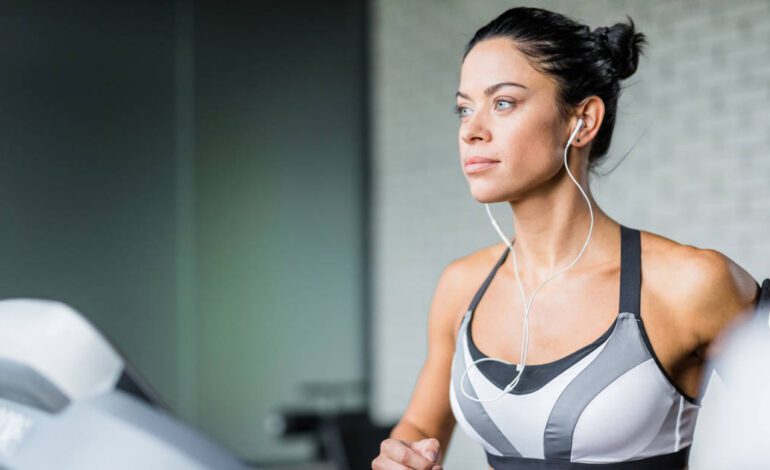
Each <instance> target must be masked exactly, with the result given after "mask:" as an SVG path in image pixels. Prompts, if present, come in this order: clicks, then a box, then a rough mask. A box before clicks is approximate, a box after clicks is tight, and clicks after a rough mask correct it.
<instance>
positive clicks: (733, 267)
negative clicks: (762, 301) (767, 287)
mask: <svg viewBox="0 0 770 470" xmlns="http://www.w3.org/2000/svg"><path fill="white" fill-rule="evenodd" d="M687 265H688V266H687V269H686V271H685V272H686V274H685V276H684V279H682V285H683V287H682V291H683V292H682V293H681V294H682V295H683V296H684V298H687V299H688V301H687V308H686V309H685V316H686V318H687V319H688V324H689V326H690V328H691V331H692V333H693V334H694V335H695V337H696V340H697V345H698V346H697V349H696V350H695V354H696V355H697V356H698V357H700V358H701V359H704V360H705V359H710V358H713V357H714V355H715V354H716V353H717V352H718V351H719V338H720V334H721V333H722V332H723V331H725V330H726V329H728V328H729V327H730V326H732V325H733V324H735V323H737V322H739V321H740V320H741V319H744V318H746V317H747V316H751V315H753V314H754V313H755V309H756V304H757V300H758V297H759V289H758V287H759V285H758V283H757V281H756V280H755V279H754V277H753V276H751V274H749V273H748V272H746V270H744V269H743V268H741V267H740V266H739V265H738V264H736V263H735V262H733V261H732V260H731V259H730V258H728V257H727V256H725V255H723V254H722V253H720V252H718V251H715V250H698V254H697V255H696V256H693V257H692V258H691V259H690V260H689V261H688V262H687Z"/></svg>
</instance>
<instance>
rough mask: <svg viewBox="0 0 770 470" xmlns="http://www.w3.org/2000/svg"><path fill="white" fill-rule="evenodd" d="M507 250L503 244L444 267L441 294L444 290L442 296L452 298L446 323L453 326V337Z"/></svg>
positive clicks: (454, 261)
mask: <svg viewBox="0 0 770 470" xmlns="http://www.w3.org/2000/svg"><path fill="white" fill-rule="evenodd" d="M504 249H505V245H504V244H503V243H502V242H501V243H497V244H494V245H488V246H484V247H481V248H479V249H477V250H474V251H472V252H470V253H467V254H465V255H462V256H459V257H457V258H455V259H453V260H452V261H450V262H449V263H448V264H447V265H446V266H445V267H444V270H443V272H442V273H441V278H440V280H439V287H438V288H437V292H439V291H441V292H442V295H444V296H447V297H450V298H451V299H452V300H451V303H452V305H453V307H452V308H451V309H450V311H451V314H450V315H449V316H448V317H447V318H445V320H446V322H447V323H448V324H451V325H452V332H453V334H454V333H456V332H457V329H458V327H459V326H460V323H461V322H462V317H463V315H464V314H465V312H466V310H467V308H468V307H469V306H470V302H471V300H472V299H473V296H474V294H475V293H476V291H477V290H478V289H479V287H480V286H481V284H482V283H483V282H484V279H485V278H486V276H487V275H488V274H489V273H490V271H491V269H492V268H493V267H494V265H495V263H496V262H497V260H498V259H499V258H500V256H502V253H503V250H504Z"/></svg>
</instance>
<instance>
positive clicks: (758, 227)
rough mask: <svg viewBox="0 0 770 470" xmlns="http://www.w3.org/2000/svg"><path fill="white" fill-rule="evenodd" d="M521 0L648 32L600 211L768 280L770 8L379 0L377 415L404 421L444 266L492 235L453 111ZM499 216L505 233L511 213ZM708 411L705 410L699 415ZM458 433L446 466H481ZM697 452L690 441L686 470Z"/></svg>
mask: <svg viewBox="0 0 770 470" xmlns="http://www.w3.org/2000/svg"><path fill="white" fill-rule="evenodd" d="M521 4H529V5H531V6H539V7H542V8H547V9H552V10H555V11H558V12H561V13H565V14H568V15H571V16H573V17H574V18H576V19H578V20H580V21H582V22H585V23H587V24H589V25H590V26H592V27H597V26H603V25H611V24H613V23H615V22H617V21H622V20H624V18H625V15H626V14H629V15H630V16H631V17H632V18H633V19H634V21H635V22H636V24H637V27H638V30H639V31H641V32H643V33H645V34H646V35H647V36H648V39H649V47H648V49H647V53H646V55H645V56H643V57H642V58H641V61H640V65H639V69H638V71H637V73H636V74H635V75H634V76H632V77H631V78H630V79H629V80H627V81H625V82H623V83H624V86H625V91H624V95H623V96H622V98H621V101H620V104H619V114H618V122H617V126H616V130H615V136H614V138H613V143H612V148H611V149H610V156H609V158H608V160H607V162H606V165H605V166H604V167H603V168H600V169H599V171H601V172H608V171H610V170H612V168H613V167H615V166H616V165H617V164H618V163H621V158H622V157H623V155H624V154H626V153H627V152H629V150H630V154H629V155H628V156H627V157H626V158H625V160H623V161H622V163H621V164H620V166H619V167H618V168H617V170H615V171H614V172H612V173H611V174H609V175H607V176H604V177H601V178H596V179H594V180H593V181H592V183H591V187H592V190H593V192H594V195H595V197H596V200H597V202H598V203H599V204H600V205H601V207H602V208H603V209H604V210H605V211H607V212H608V214H610V215H611V216H613V217H615V218H616V219H617V220H619V221H620V222H622V223H624V224H626V225H629V226H631V227H635V228H640V229H644V230H650V231H653V232H657V233H660V234H662V235H664V236H667V237H669V238H672V239H674V240H676V241H679V242H681V243H686V244H692V245H695V246H699V247H708V248H714V249H717V250H719V251H721V252H723V253H724V254H726V255H727V256H729V257H730V258H732V259H733V260H734V261H736V262H737V263H738V264H740V265H741V266H743V267H744V268H746V269H747V270H748V271H749V272H750V273H752V274H753V275H754V276H755V277H756V278H757V279H758V280H759V279H762V278H764V277H768V276H770V243H768V238H767V233H768V230H769V229H770V190H768V187H769V186H770V158H768V148H770V133H768V132H767V130H768V124H770V85H768V84H770V2H767V1H765V0H747V1H741V2H721V1H718V0H699V1H691V0H686V1H685V0H675V1H669V0H667V1H647V2H641V1H630V0H625V1H622V0H621V1H617V0H612V1H610V0H592V1H583V2H572V1H567V0H549V1H538V2H509V1H499V0H495V1H487V0H484V1H481V0H478V1H476V0H441V1H439V0H424V1H420V2H413V1H408V0H379V1H376V2H375V4H374V12H373V43H372V61H373V68H372V80H373V82H372V87H373V103H372V106H373V109H372V119H373V124H374V125H373V134H372V141H373V155H372V157H373V162H372V174H373V177H374V178H373V182H372V183H373V191H374V193H373V196H372V197H373V211H374V212H373V213H374V220H373V233H374V239H373V240H372V243H373V248H372V256H373V259H372V266H373V267H374V272H373V280H374V281H373V282H374V285H373V288H372V289H373V298H372V302H373V319H372V322H373V323H372V334H373V344H374V356H373V359H374V377H373V383H372V389H373V391H374V398H373V409H374V413H375V416H377V417H378V419H380V420H382V421H389V420H392V419H398V417H400V415H401V413H402V412H403V410H404V408H405V407H406V405H407V403H408V400H409V398H410V396H411V393H412V390H413V387H414V385H415V381H416V378H417V374H418V373H419V369H420V367H421V366H422V363H423V361H424V359H425V353H426V345H427V338H426V334H427V332H426V326H427V313H428V308H429V306H430V301H431V297H432V294H433V291H434V289H435V286H436V282H437V281H438V277H439V274H440V272H441V270H442V269H443V268H444V267H445V266H446V265H447V264H449V262H450V261H452V260H454V259H456V258H458V257H461V256H463V255H465V254H467V253H470V252H472V251H474V250H476V249H478V248H480V247H482V246H486V245H490V244H493V243H497V242H498V241H499V237H498V235H497V233H496V232H495V231H494V228H493V227H492V225H491V224H490V222H489V219H488V217H487V215H486V213H485V210H484V206H483V205H482V204H479V203H477V202H476V201H475V200H474V199H473V198H472V197H471V196H470V193H469V192H468V187H467V183H466V181H465V178H464V176H463V173H462V169H461V166H460V162H459V153H458V148H457V128H458V121H457V117H456V116H455V115H454V114H453V113H452V107H453V105H454V104H455V101H454V93H455V91H457V86H458V83H459V71H460V60H461V55H462V51H463V47H464V46H465V44H466V43H467V41H469V40H470V39H471V37H472V35H473V33H474V32H475V31H476V30H477V29H478V28H480V27H481V26H483V25H484V24H486V23H487V22H488V21H490V20H492V19H493V18H494V17H496V16H497V15H498V14H500V13H502V12H503V11H504V10H505V9H507V8H510V7H513V6H517V5H521ZM635 144H636V146H635V147H634V145H635ZM493 211H494V213H495V217H496V218H497V220H498V221H500V223H501V226H502V228H503V230H504V231H505V232H506V233H509V234H511V233H512V229H513V226H512V221H511V214H510V209H509V207H508V206H507V205H506V204H497V205H495V206H494V208H493ZM404 227H409V229H408V230H404ZM490 268H491V267H490ZM707 398H708V394H707V397H706V400H705V401H704V404H705V406H704V408H707V403H708V401H707ZM709 419H710V418H709V416H708V410H707V409H704V411H702V412H701V416H700V418H699V424H701V423H702V422H704V421H707V420H709ZM696 433H697V430H696ZM453 441H454V442H453V444H452V446H453V447H450V454H449V456H448V460H447V467H448V468H478V467H479V466H480V465H481V464H482V462H484V456H483V451H482V450H481V448H480V447H479V446H477V445H475V444H472V443H471V442H470V441H469V440H468V439H467V438H466V436H465V435H464V433H463V432H462V431H461V430H456V431H455V437H454V438H453ZM697 448H698V441H697V435H696V440H695V444H694V447H693V459H692V462H693V467H692V468H698V467H697V466H696V465H697V459H698V456H697V454H698V452H697Z"/></svg>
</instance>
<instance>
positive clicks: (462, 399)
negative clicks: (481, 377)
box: [452, 312, 521, 457]
mask: <svg viewBox="0 0 770 470" xmlns="http://www.w3.org/2000/svg"><path fill="white" fill-rule="evenodd" d="M468 313H470V312H468ZM468 313H466V314H465V319H463V324H462V327H461V328H460V334H459V335H458V338H462V336H461V335H462V334H464V328H466V327H467V326H468V319H469V318H470V315H468ZM466 367H468V365H467V364H466V363H465V358H464V357H463V348H462V347H460V346H459V345H458V347H456V348H455V357H454V361H453V362H452V387H454V391H455V395H456V396H457V403H458V405H460V409H461V410H462V412H463V416H465V420H466V421H468V423H469V424H470V425H471V426H472V427H473V429H475V430H476V432H477V433H478V434H479V435H480V436H484V439H486V440H487V442H489V443H490V444H491V445H492V446H493V447H494V448H495V449H497V450H498V451H500V452H501V453H503V454H504V455H511V456H516V457H521V453H520V452H519V451H518V450H516V448H515V447H513V445H512V444H511V443H510V442H509V441H508V439H506V437H505V436H504V435H503V433H502V431H500V428H498V427H497V425H496V424H495V423H494V422H493V421H492V418H490V417H489V415H488V414H487V411H486V410H485V409H484V407H483V406H482V405H481V403H479V402H477V401H473V400H470V399H468V398H467V397H466V396H465V395H463V392H462V388H460V380H461V379H462V376H463V372H465V368H466ZM466 378H467V376H466ZM465 389H466V390H467V391H468V394H469V395H470V396H475V397H476V398H479V396H478V395H477V394H476V390H475V389H474V388H473V385H472V384H471V383H470V381H469V380H466V382H465Z"/></svg>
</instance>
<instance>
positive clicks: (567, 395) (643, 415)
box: [449, 225, 701, 470]
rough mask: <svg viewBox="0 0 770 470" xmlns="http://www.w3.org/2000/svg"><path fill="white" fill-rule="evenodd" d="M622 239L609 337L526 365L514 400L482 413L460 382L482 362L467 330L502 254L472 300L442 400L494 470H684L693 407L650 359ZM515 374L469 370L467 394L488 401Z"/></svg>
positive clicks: (634, 267) (633, 236) (486, 406)
mask: <svg viewBox="0 0 770 470" xmlns="http://www.w3.org/2000/svg"><path fill="white" fill-rule="evenodd" d="M620 232H621V261H620V266H621V267H620V302H619V306H620V308H619V313H618V315H617V317H616V318H615V321H614V322H613V323H612V324H611V325H610V327H609V329H608V330H607V331H606V332H605V333H604V334H602V335H601V336H600V337H598V338H597V339H596V340H594V341H593V342H591V343H590V344H588V345H586V346H584V347H582V348H580V349H578V350H577V351H575V352H573V353H571V354H568V355H567V356H564V357H562V358H560V359H557V360H555V361H552V362H549V363H546V364H532V365H527V366H526V367H525V368H524V372H523V375H522V377H521V379H520V380H519V383H518V384H517V385H516V387H515V388H514V389H513V390H511V391H509V392H508V393H506V394H505V395H503V396H502V397H501V398H500V399H498V400H496V401H490V402H485V403H479V402H476V401H474V400H470V399H468V398H467V397H466V396H465V395H464V394H463V393H462V391H461V388H460V379H461V378H462V375H463V372H464V371H465V369H466V367H467V366H468V365H470V364H471V363H472V362H473V361H475V360H478V359H480V358H483V357H486V356H485V355H484V353H482V352H481V351H479V349H478V348H477V347H476V345H475V344H474V343H473V338H472V337H471V327H470V325H471V322H472V320H473V312H474V310H475V309H476V305H477V304H478V303H479V300H481V297H482V296H483V295H484V292H485V291H486V289H487V287H488V286H489V283H490V282H491V281H492V278H493V277H494V275H495V273H496V272H497V270H498V268H499V267H500V266H501V265H502V264H503V261H505V258H506V255H507V254H508V251H509V249H508V247H506V248H505V250H504V252H503V254H502V256H501V257H500V259H499V260H498V261H497V264H496V265H495V266H494V268H493V269H492V272H490V273H489V275H488V276H487V278H486V280H485V281H484V283H483V284H482V286H481V287H480V288H479V290H478V291H477V292H476V295H475V296H474V297H473V300H472V301H471V305H470V307H469V308H468V311H467V312H466V313H465V315H464V317H463V320H462V323H461V325H460V328H459V330H458V333H457V341H456V344H455V353H454V358H453V361H452V380H451V383H450V387H449V396H450V403H451V406H452V412H453V414H454V416H455V419H456V421H457V423H458V424H459V425H460V427H462V428H463V430H464V431H465V432H466V433H467V434H468V435H469V436H470V437H471V439H473V440H474V441H476V442H478V443H479V444H481V446H482V447H483V448H484V450H485V453H486V456H487V461H488V462H489V464H490V465H491V466H492V467H493V468H494V469H495V470H506V469H514V468H515V469H517V470H519V469H523V470H529V469H584V468H591V469H594V468H597V469H602V468H606V469H610V470H648V469H649V470H653V469H655V470H660V469H664V470H665V469H682V468H685V467H686V466H687V461H688V458H689V453H690V446H691V444H692V437H693V432H694V429H695V423H696V420H697V415H698V410H699V409H700V407H701V404H700V402H699V400H698V399H696V398H694V397H691V396H689V395H687V394H686V393H685V392H684V391H682V390H681V389H680V388H679V387H678V386H677V385H676V384H675V383H674V382H673V380H672V379H671V377H670V376H669V375H668V373H667V372H666V370H665V369H664V368H663V366H662V365H661V363H660V361H659V360H658V358H657V356H656V355H655V352H654V351H653V349H652V346H651V344H650V340H649V338H648V336H647V332H646V331H645V328H644V322H643V321H642V317H641V315H640V314H639V303H640V287H641V242H640V232H639V231H638V230H636V229H630V228H627V227H625V226H623V225H621V226H620ZM517 373H518V372H517V370H516V366H515V365H508V364H504V363H500V362H494V361H484V362H481V363H477V364H476V366H475V367H472V368H471V369H470V371H468V374H467V375H466V377H465V381H466V382H465V384H464V385H465V390H466V392H467V393H468V394H469V395H471V396H474V397H477V398H480V399H488V398H491V397H495V396H497V395H499V394H500V392H501V391H502V390H503V388H504V387H505V385H506V384H508V383H509V382H510V381H511V380H513V378H514V377H515V376H516V374H517Z"/></svg>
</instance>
